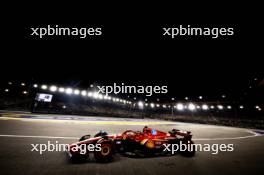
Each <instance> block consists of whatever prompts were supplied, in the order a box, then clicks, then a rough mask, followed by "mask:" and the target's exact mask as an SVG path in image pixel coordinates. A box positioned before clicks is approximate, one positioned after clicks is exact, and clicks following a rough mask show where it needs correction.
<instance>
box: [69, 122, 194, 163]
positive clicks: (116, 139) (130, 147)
mask: <svg viewBox="0 0 264 175" xmlns="http://www.w3.org/2000/svg"><path fill="white" fill-rule="evenodd" d="M191 139H192V135H191V132H189V131H180V130H177V129H172V130H171V131H169V132H167V133H166V132H162V131H158V130H155V129H152V128H148V127H147V126H145V127H144V128H143V131H142V132H141V131H132V130H127V131H125V132H123V133H122V134H114V135H108V134H107V133H106V132H104V131H100V132H99V133H97V134H96V135H95V136H94V137H90V135H85V136H83V137H81V138H80V140H79V142H76V143H73V144H71V145H69V147H68V149H67V150H68V151H67V152H68V154H69V156H70V157H71V158H72V159H73V160H83V159H86V158H88V157H89V153H93V154H94V158H95V160H96V161H98V162H109V161H111V160H112V158H113V154H115V153H121V154H124V155H128V156H154V155H171V153H172V152H171V147H170V148H169V146H170V145H174V146H175V145H178V144H185V145H186V147H187V146H192V145H193V141H192V140H191ZM82 146H84V147H82ZM88 148H93V149H89V150H88ZM83 149H85V151H84V150H83ZM91 150H92V151H91ZM180 153H181V154H182V155H184V156H194V154H195V150H194V149H191V150H188V149H186V150H184V151H181V152H180Z"/></svg>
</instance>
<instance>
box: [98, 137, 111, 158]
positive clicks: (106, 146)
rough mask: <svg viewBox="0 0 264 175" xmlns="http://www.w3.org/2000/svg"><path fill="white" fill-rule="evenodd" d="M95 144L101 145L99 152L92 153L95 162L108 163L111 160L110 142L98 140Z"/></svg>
mask: <svg viewBox="0 0 264 175" xmlns="http://www.w3.org/2000/svg"><path fill="white" fill-rule="evenodd" d="M97 144H101V150H100V151H95V152H94V158H95V160H96V161H97V162H110V161H111V160H112V159H113V151H114V150H113V149H114V148H113V143H112V141H111V140H107V139H103V140H99V141H98V142H97Z"/></svg>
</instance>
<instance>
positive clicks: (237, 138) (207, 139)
mask: <svg viewBox="0 0 264 175" xmlns="http://www.w3.org/2000/svg"><path fill="white" fill-rule="evenodd" d="M247 132H249V133H251V134H253V135H250V136H242V137H224V138H197V139H193V140H199V141H209V140H240V139H246V138H252V137H258V136H262V135H261V134H258V133H256V132H254V131H247Z"/></svg>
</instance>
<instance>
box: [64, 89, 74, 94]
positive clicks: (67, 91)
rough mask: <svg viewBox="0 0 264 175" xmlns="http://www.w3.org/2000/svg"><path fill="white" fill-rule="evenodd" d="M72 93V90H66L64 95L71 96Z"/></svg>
mask: <svg viewBox="0 0 264 175" xmlns="http://www.w3.org/2000/svg"><path fill="white" fill-rule="evenodd" d="M72 91H73V90H72V88H67V89H66V91H65V92H66V94H72Z"/></svg>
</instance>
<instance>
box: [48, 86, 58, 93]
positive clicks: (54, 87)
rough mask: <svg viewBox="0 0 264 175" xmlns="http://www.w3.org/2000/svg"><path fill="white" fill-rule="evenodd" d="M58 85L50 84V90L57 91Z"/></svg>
mask: <svg viewBox="0 0 264 175" xmlns="http://www.w3.org/2000/svg"><path fill="white" fill-rule="evenodd" d="M57 89H58V88H57V87H56V86H50V91H51V92H55V91H57Z"/></svg>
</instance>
